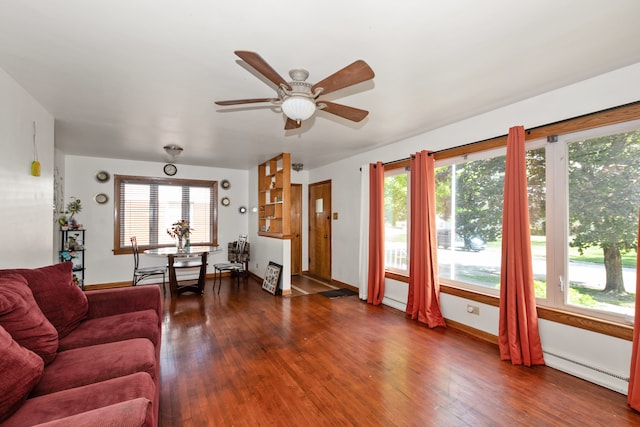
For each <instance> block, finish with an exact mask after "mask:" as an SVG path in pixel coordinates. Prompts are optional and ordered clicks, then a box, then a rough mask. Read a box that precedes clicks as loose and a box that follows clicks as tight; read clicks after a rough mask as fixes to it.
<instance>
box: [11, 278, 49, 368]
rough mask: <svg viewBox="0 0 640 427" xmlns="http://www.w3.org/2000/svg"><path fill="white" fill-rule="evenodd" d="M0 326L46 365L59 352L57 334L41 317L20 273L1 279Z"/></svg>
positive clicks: (43, 317)
mask: <svg viewBox="0 0 640 427" xmlns="http://www.w3.org/2000/svg"><path fill="white" fill-rule="evenodd" d="M0 325H1V326H2V327H3V328H4V329H5V330H6V331H7V332H9V334H11V337H12V338H13V339H14V340H15V341H16V342H17V343H18V344H20V345H21V346H23V347H25V348H27V349H29V350H31V351H33V352H34V353H36V354H37V355H38V356H40V357H42V360H44V363H45V365H46V364H48V363H50V362H51V361H52V360H53V359H54V358H55V357H56V354H57V351H58V331H56V328H54V327H53V325H52V324H51V323H50V322H49V321H48V320H47V318H46V317H45V316H44V314H42V311H41V310H40V307H38V304H36V301H35V300H34V299H33V294H32V293H31V290H30V289H29V286H28V285H27V279H25V278H24V277H22V276H21V275H19V274H14V275H7V276H4V277H0Z"/></svg>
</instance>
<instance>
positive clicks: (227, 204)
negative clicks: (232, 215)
mask: <svg viewBox="0 0 640 427" xmlns="http://www.w3.org/2000/svg"><path fill="white" fill-rule="evenodd" d="M220 203H222V206H229V205H230V204H231V200H229V198H228V197H223V198H222V200H220Z"/></svg>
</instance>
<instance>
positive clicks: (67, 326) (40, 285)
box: [0, 262, 89, 338]
mask: <svg viewBox="0 0 640 427" xmlns="http://www.w3.org/2000/svg"><path fill="white" fill-rule="evenodd" d="M71 269H72V264H71V262H63V263H60V264H53V265H50V266H47V267H41V268H34V269H27V268H18V269H13V270H0V276H6V275H7V274H15V273H18V274H20V275H21V276H24V278H25V279H27V283H28V284H29V288H31V292H33V297H34V298H35V299H36V302H37V303H38V306H39V307H40V310H42V312H43V313H44V315H45V316H46V318H47V319H49V322H51V324H53V326H55V328H56V329H57V330H58V337H59V338H64V337H66V336H67V335H69V333H70V332H71V331H73V330H74V329H75V328H76V327H78V324H80V322H81V321H82V319H84V318H85V317H86V316H87V311H88V310H89V303H88V302H87V297H86V295H85V294H84V292H82V290H81V289H80V288H79V287H78V286H76V285H75V284H74V283H73V280H72V279H71V278H72V273H71Z"/></svg>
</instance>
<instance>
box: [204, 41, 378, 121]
mask: <svg viewBox="0 0 640 427" xmlns="http://www.w3.org/2000/svg"><path fill="white" fill-rule="evenodd" d="M235 54H236V55H238V56H239V57H240V58H241V59H242V60H244V61H245V62H246V63H247V64H249V65H251V66H252V67H253V68H254V69H255V70H256V71H258V72H259V73H260V74H262V75H263V76H265V77H266V78H267V79H268V80H269V81H271V82H273V83H274V84H275V85H276V86H277V87H278V89H277V92H278V97H277V98H256V99H238V100H233V101H216V104H217V105H223V106H227V105H239V104H252V103H258V102H271V103H274V104H278V105H280V107H281V108H282V112H283V113H284V115H285V116H286V117H287V122H286V123H285V125H284V128H285V129H286V130H289V129H296V128H299V127H300V124H301V123H302V121H303V120H307V119H308V118H310V117H311V116H312V115H313V114H314V113H315V112H316V110H317V109H321V110H323V111H326V112H327V113H331V114H335V115H336V116H340V117H343V118H345V119H347V120H351V121H354V122H359V121H361V120H362V119H364V118H365V117H367V115H368V114H369V112H368V111H365V110H360V109H358V108H353V107H349V106H346V105H342V104H336V103H335V102H329V101H324V100H318V98H319V97H320V96H321V95H326V94H328V93H331V92H335V91H337V90H339V89H344V88H346V87H349V86H352V85H355V84H358V83H361V82H364V81H367V80H371V79H372V78H373V77H374V73H373V70H372V69H371V67H369V65H367V63H366V62H364V61H362V60H358V61H355V62H354V63H353V64H350V65H347V66H346V67H344V68H343V69H341V70H339V71H336V72H335V73H333V74H332V75H330V76H329V77H327V78H325V79H324V80H321V81H319V82H318V83H316V84H313V85H312V84H311V83H308V82H307V81H306V80H307V77H309V72H308V71H307V70H304V69H293V70H291V71H289V76H290V77H291V81H290V82H287V81H285V80H284V79H283V78H282V77H281V76H280V75H279V74H278V73H277V72H276V71H275V70H274V69H273V68H271V66H270V65H269V64H268V63H267V61H265V60H264V59H262V57H261V56H260V55H258V54H257V53H255V52H250V51H246V50H236V51H235Z"/></svg>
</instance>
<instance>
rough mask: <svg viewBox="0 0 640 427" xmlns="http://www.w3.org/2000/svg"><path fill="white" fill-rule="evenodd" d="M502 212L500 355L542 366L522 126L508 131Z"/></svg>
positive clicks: (520, 363) (526, 363)
mask: <svg viewBox="0 0 640 427" xmlns="http://www.w3.org/2000/svg"><path fill="white" fill-rule="evenodd" d="M503 209H504V211H503V214H502V269H501V274H500V324H499V332H498V344H499V347H500V359H501V360H511V362H512V363H513V364H514V365H525V366H531V365H544V356H543V354H542V344H541V343H540V334H539V332H538V314H537V312H536V297H535V291H534V288H533V269H532V265H531V234H530V230H529V227H530V226H529V198H528V196H527V171H526V162H525V147H524V128H523V127H522V126H516V127H513V128H511V129H509V136H508V138H507V163H506V168H505V178H504V207H503Z"/></svg>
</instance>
